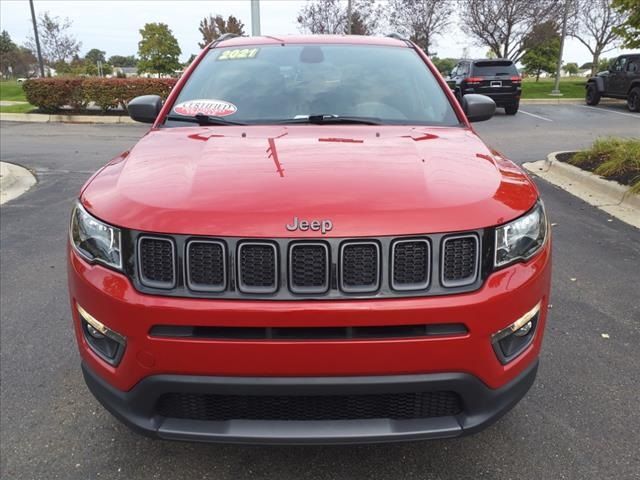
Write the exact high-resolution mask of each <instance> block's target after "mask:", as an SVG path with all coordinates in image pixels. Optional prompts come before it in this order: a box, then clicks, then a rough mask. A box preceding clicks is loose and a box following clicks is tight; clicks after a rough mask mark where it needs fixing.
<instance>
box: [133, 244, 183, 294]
mask: <svg viewBox="0 0 640 480" xmlns="http://www.w3.org/2000/svg"><path fill="white" fill-rule="evenodd" d="M174 264H175V262H174V259H173V243H172V242H171V241H170V240H164V239H161V238H148V237H143V238H141V239H140V273H141V277H142V282H143V283H145V284H147V285H149V286H151V287H171V286H173V284H174V279H175V270H174V269H175V265H174Z"/></svg>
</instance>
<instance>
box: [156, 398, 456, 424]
mask: <svg viewBox="0 0 640 480" xmlns="http://www.w3.org/2000/svg"><path fill="white" fill-rule="evenodd" d="M156 411H157V412H158V414H160V415H162V416H164V417H169V418H185V419H191V420H205V421H225V420H303V421H304V420H367V419H385V418H388V419H414V418H415V419H419V418H433V417H444V416H452V415H457V414H459V413H460V412H462V402H461V401H460V397H459V396H458V394H457V393H455V392H450V391H435V392H406V393H381V394H366V395H357V394H356V395H212V394H203V393H177V392H175V393H173V392H172V393H165V394H164V395H162V396H160V398H159V399H158V402H157V404H156Z"/></svg>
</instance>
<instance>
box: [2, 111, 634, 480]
mask: <svg viewBox="0 0 640 480" xmlns="http://www.w3.org/2000/svg"><path fill="white" fill-rule="evenodd" d="M522 110H523V111H522V112H521V113H519V114H518V115H517V116H516V117H515V118H514V117H507V116H505V115H503V114H502V113H500V114H499V115H497V116H496V117H495V118H494V119H492V120H490V121H488V122H485V123H480V124H478V125H477V130H478V132H479V133H480V135H481V136H482V137H483V138H484V139H485V141H486V142H487V143H489V144H490V145H492V146H494V147H495V148H497V149H498V150H500V151H502V152H503V153H504V154H505V155H507V156H509V157H510V158H512V159H513V160H514V161H516V162H518V163H522V162H524V161H533V160H539V159H542V158H544V156H545V155H546V154H547V153H549V152H551V151H555V150H571V149H574V148H581V147H585V146H587V145H588V144H589V143H590V142H591V141H592V140H593V139H594V138H595V137H597V136H599V135H605V136H606V135H622V136H634V137H638V136H640V114H631V113H629V112H628V111H627V110H625V109H624V107H623V106H619V105H617V104H616V105H607V106H602V107H598V108H596V109H590V108H586V107H583V106H580V105H526V106H525V105H523V106H522ZM525 112H526V113H525ZM0 127H1V128H0V156H1V158H2V160H4V161H8V162H13V163H18V164H22V165H24V166H27V167H29V168H31V169H33V170H34V171H35V173H36V175H37V177H38V180H39V183H38V184H37V185H36V186H35V187H34V188H33V189H32V190H31V191H29V192H28V193H27V194H25V195H23V196H22V197H20V198H18V199H17V200H14V201H12V202H9V203H8V204H6V205H3V206H2V209H1V210H0V213H1V215H0V243H1V252H2V255H1V264H0V269H1V278H0V279H1V284H2V297H1V308H0V315H1V316H0V327H1V332H0V333H1V336H0V342H1V343H0V364H1V367H0V368H1V384H0V385H1V395H0V400H1V405H2V414H1V425H0V435H1V437H0V438H1V445H2V447H1V448H2V465H1V472H0V477H2V478H6V479H96V478H98V479H101V478H105V479H107V478H122V479H138V478H140V479H146V478H162V479H178V478H189V479H234V480H235V479H244V478H255V479H259V478H269V479H271V478H273V479H283V480H286V479H306V478H309V479H311V478H313V479H340V478H345V479H361V478H380V479H404V478H416V479H417V478H420V479H448V478H452V479H462V478H469V479H477V478H490V479H493V478H500V479H519V478H532V479H559V478H563V479H573V478H575V479H603V478H619V479H623V478H624V479H633V478H640V456H639V455H638V453H637V444H638V439H639V438H640V409H639V408H638V397H639V396H640V395H639V392H640V376H639V375H638V365H640V348H638V345H639V344H640V306H639V303H638V293H639V287H638V285H640V267H639V265H640V231H639V230H637V229H634V228H633V227H630V226H628V225H626V224H624V223H622V222H619V221H618V220H616V219H612V218H610V217H609V216H608V215H607V214H605V213H604V212H601V211H600V210H597V209H595V208H593V207H591V206H589V205H587V204H586V203H584V202H582V201H581V200H579V199H577V198H574V197H572V196H570V195H569V194H567V193H566V192H564V191H561V190H558V189H556V188H555V187H553V186H551V185H549V184H546V183H545V182H543V181H538V184H539V187H540V190H541V192H542V195H543V198H544V200H545V202H546V204H547V208H548V211H549V214H550V220H551V222H552V223H553V225H554V280H553V290H552V309H551V312H550V318H549V323H548V328H547V333H546V338H545V344H544V347H543V353H542V358H541V366H540V371H539V374H538V379H537V381H536V384H535V385H534V387H533V388H532V390H531V391H530V392H529V394H528V396H527V397H526V398H525V399H524V400H523V401H522V402H521V403H520V404H518V405H517V406H516V408H515V409H514V410H513V411H511V412H510V413H509V414H507V416H505V417H504V418H503V419H501V420H500V421H499V422H498V423H497V424H495V425H493V426H492V427H490V428H489V429H487V430H486V431H484V432H482V433H480V434H478V435H475V436H472V437H466V438H462V439H454V440H446V441H434V442H414V443H404V444H390V445H370V446H340V447H337V446H336V447H293V448H292V447H247V446H224V445H205V444H187V443H174V442H167V441H152V440H149V439H146V438H143V437H140V436H138V435H136V434H134V433H132V432H130V431H129V430H128V429H127V428H126V427H124V426H122V425H121V424H120V423H118V421H117V420H115V419H114V418H113V417H111V415H109V414H108V413H106V412H105V411H104V410H103V409H102V407H101V406H100V405H99V404H98V403H97V401H96V400H94V398H93V397H92V396H91V394H90V393H89V392H88V391H87V389H86V387H85V385H84V382H83V380H82V376H81V373H80V368H79V355H78V354H77V351H76V346H75V340H74V338H73V334H72V329H71V322H70V317H69V307H68V300H67V291H66V272H65V239H66V236H67V222H68V216H69V211H70V207H71V204H72V201H73V199H74V198H75V197H76V195H77V192H78V190H79V188H80V186H81V185H82V183H83V182H84V181H85V180H86V179H87V178H88V177H89V175H90V174H91V173H93V172H94V171H95V170H96V169H97V168H98V167H99V166H101V165H102V164H104V163H105V162H106V161H107V160H108V159H110V158H111V157H112V156H114V155H115V154H117V153H119V152H120V151H122V150H124V149H126V148H127V147H128V146H130V145H132V144H133V143H134V142H135V141H136V140H137V139H138V138H139V137H140V136H141V135H142V134H143V133H144V132H145V127H144V126H141V125H70V124H19V123H2V124H1V126H0ZM605 337H606V338H605ZM634 445H636V446H635V447H634Z"/></svg>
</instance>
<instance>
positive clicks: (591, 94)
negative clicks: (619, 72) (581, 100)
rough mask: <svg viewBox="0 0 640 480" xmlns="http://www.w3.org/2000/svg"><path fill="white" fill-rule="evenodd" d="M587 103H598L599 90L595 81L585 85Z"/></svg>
mask: <svg viewBox="0 0 640 480" xmlns="http://www.w3.org/2000/svg"><path fill="white" fill-rule="evenodd" d="M585 101H586V102H587V105H598V104H599V103H600V92H599V91H598V87H597V85H596V84H595V83H590V84H589V85H587V93H586V95H585Z"/></svg>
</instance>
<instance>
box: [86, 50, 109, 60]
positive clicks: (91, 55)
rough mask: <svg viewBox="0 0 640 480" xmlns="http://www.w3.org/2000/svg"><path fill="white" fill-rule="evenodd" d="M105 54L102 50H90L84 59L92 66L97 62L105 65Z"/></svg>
mask: <svg viewBox="0 0 640 480" xmlns="http://www.w3.org/2000/svg"><path fill="white" fill-rule="evenodd" d="M106 53H107V52H105V51H104V50H98V49H97V48H92V49H91V50H89V51H88V52H87V54H86V55H85V56H84V59H85V60H86V61H87V62H91V63H93V64H96V63H98V62H102V63H106V62H107V60H106V58H105V55H106Z"/></svg>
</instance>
